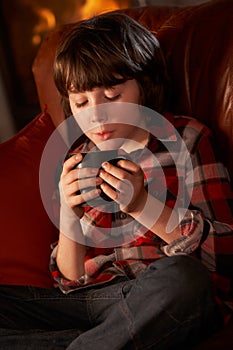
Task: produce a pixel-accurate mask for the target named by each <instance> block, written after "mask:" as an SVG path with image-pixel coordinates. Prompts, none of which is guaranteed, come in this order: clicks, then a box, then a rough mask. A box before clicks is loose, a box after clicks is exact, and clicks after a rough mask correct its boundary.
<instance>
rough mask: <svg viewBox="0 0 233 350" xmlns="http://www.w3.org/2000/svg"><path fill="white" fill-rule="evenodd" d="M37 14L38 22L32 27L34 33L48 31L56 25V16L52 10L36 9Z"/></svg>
mask: <svg viewBox="0 0 233 350" xmlns="http://www.w3.org/2000/svg"><path fill="white" fill-rule="evenodd" d="M37 14H38V16H39V23H38V24H37V25H36V26H35V27H34V33H41V32H46V31H49V30H51V29H53V28H55V26H56V18H55V16H54V14H53V12H52V11H51V10H49V9H46V8H40V9H38V10H37Z"/></svg>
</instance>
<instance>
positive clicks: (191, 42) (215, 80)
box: [0, 0, 233, 350]
mask: <svg viewBox="0 0 233 350" xmlns="http://www.w3.org/2000/svg"><path fill="white" fill-rule="evenodd" d="M120 11H123V12H125V13H126V14H128V15H129V16H132V17H133V18H135V19H136V20H138V21H139V22H140V23H142V24H144V25H145V26H146V27H147V28H148V29H150V30H151V31H152V32H153V33H155V35H156V36H157V37H158V39H159V41H160V43H161V46H162V49H163V51H164V53H165V56H166V59H167V62H168V68H169V71H170V76H171V82H172V105H171V108H172V111H173V112H174V113H177V114H179V113H181V114H185V115H189V116H193V117H195V118H198V119H200V120H201V121H203V122H204V123H205V124H207V125H208V126H209V127H210V128H211V129H212V130H213V131H214V133H215V136H216V143H217V146H218V149H219V153H220V155H221V156H222V161H223V162H224V163H225V165H226V166H227V168H228V170H229V173H230V176H231V178H232V179H233V162H232V153H233V2H232V0H217V1H210V2H207V3H204V4H202V5H198V6H189V7H182V8H178V7H165V6H161V7H156V6H149V7H138V8H131V9H125V10H120ZM70 26H72V24H69V25H65V26H63V27H61V28H58V29H56V30H55V31H54V32H53V33H52V34H51V35H49V36H48V38H46V40H45V41H44V42H43V43H42V45H41V47H40V49H39V51H38V54H37V57H36V59H35V61H34V64H33V73H34V77H35V81H36V85H37V89H38V96H39V100H40V104H41V108H42V110H44V109H45V106H46V112H45V113H42V114H41V115H39V116H37V117H36V118H35V119H34V120H33V121H32V122H31V123H30V124H29V125H28V126H27V127H26V128H24V129H23V130H21V131H20V132H19V133H18V134H17V135H15V137H13V138H12V139H11V140H9V141H7V142H6V143H4V144H2V145H0V163H1V165H3V164H4V165H5V166H4V167H2V169H1V173H0V189H1V193H2V201H1V203H2V204H1V208H0V209H1V215H2V218H1V224H2V231H3V232H4V239H3V240H2V243H1V245H0V283H1V284H12V285H14V284H20V285H27V284H31V285H35V286H39V287H51V286H52V281H51V278H50V276H49V272H48V259H49V254H50V248H49V245H50V244H51V243H52V242H53V241H55V240H56V237H57V233H58V232H57V229H56V227H54V225H53V224H52V223H51V221H50V220H49V218H48V216H47V214H46V212H45V210H44V208H43V204H42V201H41V196H40V191H39V176H38V173H39V167H40V159H41V155H42V152H43V149H44V146H45V144H46V142H47V140H48V138H49V136H50V135H51V133H52V132H53V130H54V128H55V127H56V126H58V125H59V124H60V123H61V122H62V121H63V120H64V114H63V111H62V109H61V106H60V99H59V95H58V92H57V91H56V89H55V86H54V83H53V80H52V63H53V58H54V54H55V48H56V46H57V43H58V41H59V40H61V38H62V35H63V33H64V31H66V30H69V28H70ZM16 174H17V177H16ZM16 179H17V181H16ZM47 181H48V183H47V188H48V196H50V195H51V197H52V193H53V190H54V183H53V174H51V177H48V180H47ZM12 198H14V200H13V203H12ZM12 218H13V219H12ZM9 247H10V249H9ZM1 334H2V333H1V332H0V335H1ZM43 336H45V335H43ZM9 339H10V338H9ZM224 347H225V348H226V349H233V322H231V323H230V324H229V325H228V326H226V327H225V328H224V329H223V330H221V331H220V332H219V333H217V334H216V335H214V336H213V337H211V338H210V339H208V340H207V341H205V342H204V343H203V344H200V345H199V346H198V347H197V348H196V349H200V350H201V349H203V350H204V349H222V348H224ZM27 349H29V348H27ZM32 349H35V350H36V347H33V346H32ZM51 349H56V347H54V348H53V347H51Z"/></svg>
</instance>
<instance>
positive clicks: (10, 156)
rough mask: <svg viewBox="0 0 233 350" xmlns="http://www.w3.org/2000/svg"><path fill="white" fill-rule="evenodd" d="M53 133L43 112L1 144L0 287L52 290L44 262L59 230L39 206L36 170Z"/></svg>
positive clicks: (48, 118) (50, 184)
mask: <svg viewBox="0 0 233 350" xmlns="http://www.w3.org/2000/svg"><path fill="white" fill-rule="evenodd" d="M53 130H54V125H53V123H52V121H51V119H50V117H49V116H48V115H47V114H44V113H43V114H41V115H39V116H38V117H36V118H35V119H34V120H33V121H32V122H31V123H30V124H28V125H27V126H26V127H25V128H24V129H23V130H21V131H20V132H19V133H18V134H17V135H15V136H14V137H13V138H12V139H10V140H8V141H7V142H5V143H3V144H1V145H0V164H1V165H0V167H1V171H0V193H1V207H0V215H1V219H0V223H1V244H0V283H1V284H14V285H34V286H39V287H51V286H52V280H51V277H50V273H49V269H48V262H49V255H50V244H51V243H52V242H54V241H55V240H56V239H57V234H58V230H57V228H56V227H55V226H54V225H53V223H52V222H51V221H50V219H49V217H48V215H47V213H46V211H45V209H44V207H43V203H42V200H41V195H40V190H39V166H40V159H41V155H42V152H43V149H44V146H45V144H46V141H47V139H48V138H49V136H50V135H51V133H52V132H53ZM53 175H54V174H51V176H49V177H48V188H49V191H51V193H48V196H52V192H53V190H54V181H53Z"/></svg>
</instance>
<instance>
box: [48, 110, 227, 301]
mask: <svg viewBox="0 0 233 350" xmlns="http://www.w3.org/2000/svg"><path fill="white" fill-rule="evenodd" d="M167 117H168V118H169V121H170V122H171V123H172V125H173V126H174V128H173V127H169V125H171V124H170V123H169V124H166V123H165V125H164V126H161V125H160V127H159V128H160V129H158V126H157V130H156V134H155V132H151V135H150V139H149V142H148V145H147V147H146V148H145V149H144V150H142V149H141V150H136V151H133V152H132V154H130V156H131V158H132V160H134V161H135V162H137V163H139V164H140V165H141V167H142V168H143V171H144V174H145V186H147V187H148V188H149V192H150V193H152V194H153V195H154V196H155V197H156V198H158V199H161V200H164V202H165V203H166V205H168V206H170V207H172V208H173V207H174V208H175V209H176V210H178V212H180V213H183V212H185V214H182V218H181V221H180V228H181V232H182V237H181V238H180V239H178V240H176V241H175V242H172V243H171V244H169V245H167V244H166V243H165V242H163V241H162V240H161V239H160V238H159V237H158V236H157V235H156V234H154V233H153V232H151V231H148V230H146V229H145V228H144V227H142V226H141V225H140V224H139V223H138V222H137V221H136V220H133V219H132V218H131V217H130V216H129V215H127V214H125V213H122V212H119V211H116V212H115V213H113V214H112V213H103V212H102V211H99V210H98V208H92V207H86V208H85V214H84V216H83V218H82V219H81V224H82V228H83V232H84V236H85V237H86V241H87V246H89V248H88V252H87V255H86V259H85V275H84V276H82V277H81V278H80V279H79V280H78V281H70V280H67V279H65V278H63V276H62V275H61V274H60V272H59V269H58V267H57V265H56V250H57V246H56V245H55V246H54V247H53V251H52V255H51V262H50V269H51V272H52V276H53V278H54V279H55V283H56V285H57V286H59V287H60V288H61V290H62V291H63V292H64V293H68V292H71V291H73V290H75V289H77V288H83V287H85V286H87V285H91V284H99V283H103V282H106V281H110V280H111V279H113V278H114V277H115V276H119V275H127V276H128V277H129V278H135V277H136V276H137V274H138V273H139V272H140V271H142V270H143V269H145V268H146V266H147V265H148V264H149V263H151V262H152V261H154V260H156V259H159V258H161V257H164V256H169V255H175V254H192V255H194V256H196V257H197V258H199V259H200V260H201V261H202V263H203V264H204V265H205V266H206V267H207V268H208V270H209V271H210V272H211V274H212V276H213V281H214V285H215V288H216V297H217V298H219V300H224V303H227V304H228V305H229V306H231V307H232V305H233V303H232V300H233V292H232V286H231V283H232V280H233V278H232V276H233V268H232V267H233V205H232V204H233V195H232V191H231V186H230V182H229V176H228V173H227V171H226V169H225V167H224V166H223V165H222V163H221V162H219V161H218V160H217V158H216V153H214V151H213V140H212V135H211V132H210V130H209V129H208V128H207V127H206V126H204V125H203V124H202V123H200V122H199V121H197V120H195V119H193V118H189V117H183V116H182V117H181V116H172V115H167ZM155 127H156V126H155ZM174 130H176V132H178V134H176V132H174ZM154 135H156V136H154ZM157 135H159V137H157ZM177 135H178V136H177ZM179 137H181V139H182V140H183V141H184V143H185V146H186V147H187V150H188V157H187V154H186V153H185V152H184V151H183V150H182V149H181V146H180V143H179V142H178V138H179ZM80 149H82V150H84V149H85V150H88V143H86V144H85V145H82V147H81V148H79V150H80ZM148 151H149V152H148ZM151 154H153V155H154V156H155V158H154V159H155V160H156V164H155V163H154V162H153V161H151V159H152V158H153V157H151ZM188 160H189V161H190V160H191V164H192V167H191V168H190V164H187V163H188ZM187 208H188V210H183V209H187ZM151 215H153V208H151ZM128 223H130V224H129V225H128ZM113 227H114V228H116V227H117V228H118V232H120V237H121V238H122V237H123V241H121V238H120V239H119V237H117V238H116V235H114V237H111V232H112V231H111V230H112V228H113ZM128 227H130V230H131V231H133V234H135V235H134V239H131V240H129V241H126V242H124V237H125V236H127V235H129V236H130V234H131V235H132V232H129V228H128ZM103 228H104V231H103ZM114 232H115V231H114ZM93 237H94V238H93ZM106 237H107V238H106ZM109 237H110V238H109ZM92 239H95V240H96V239H97V240H99V241H100V242H104V243H106V242H105V239H111V240H112V241H111V244H112V242H114V239H115V240H116V241H115V245H114V248H105V247H108V246H112V245H111V244H108V242H107V244H102V245H101V244H100V246H99V247H95V246H96V244H91V242H92ZM119 242H121V243H120V244H119ZM89 243H90V244H89ZM101 246H102V247H101Z"/></svg>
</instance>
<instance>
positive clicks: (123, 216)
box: [119, 213, 127, 220]
mask: <svg viewBox="0 0 233 350" xmlns="http://www.w3.org/2000/svg"><path fill="white" fill-rule="evenodd" d="M119 217H120V219H121V220H124V219H126V218H127V214H126V213H120V216H119Z"/></svg>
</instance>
